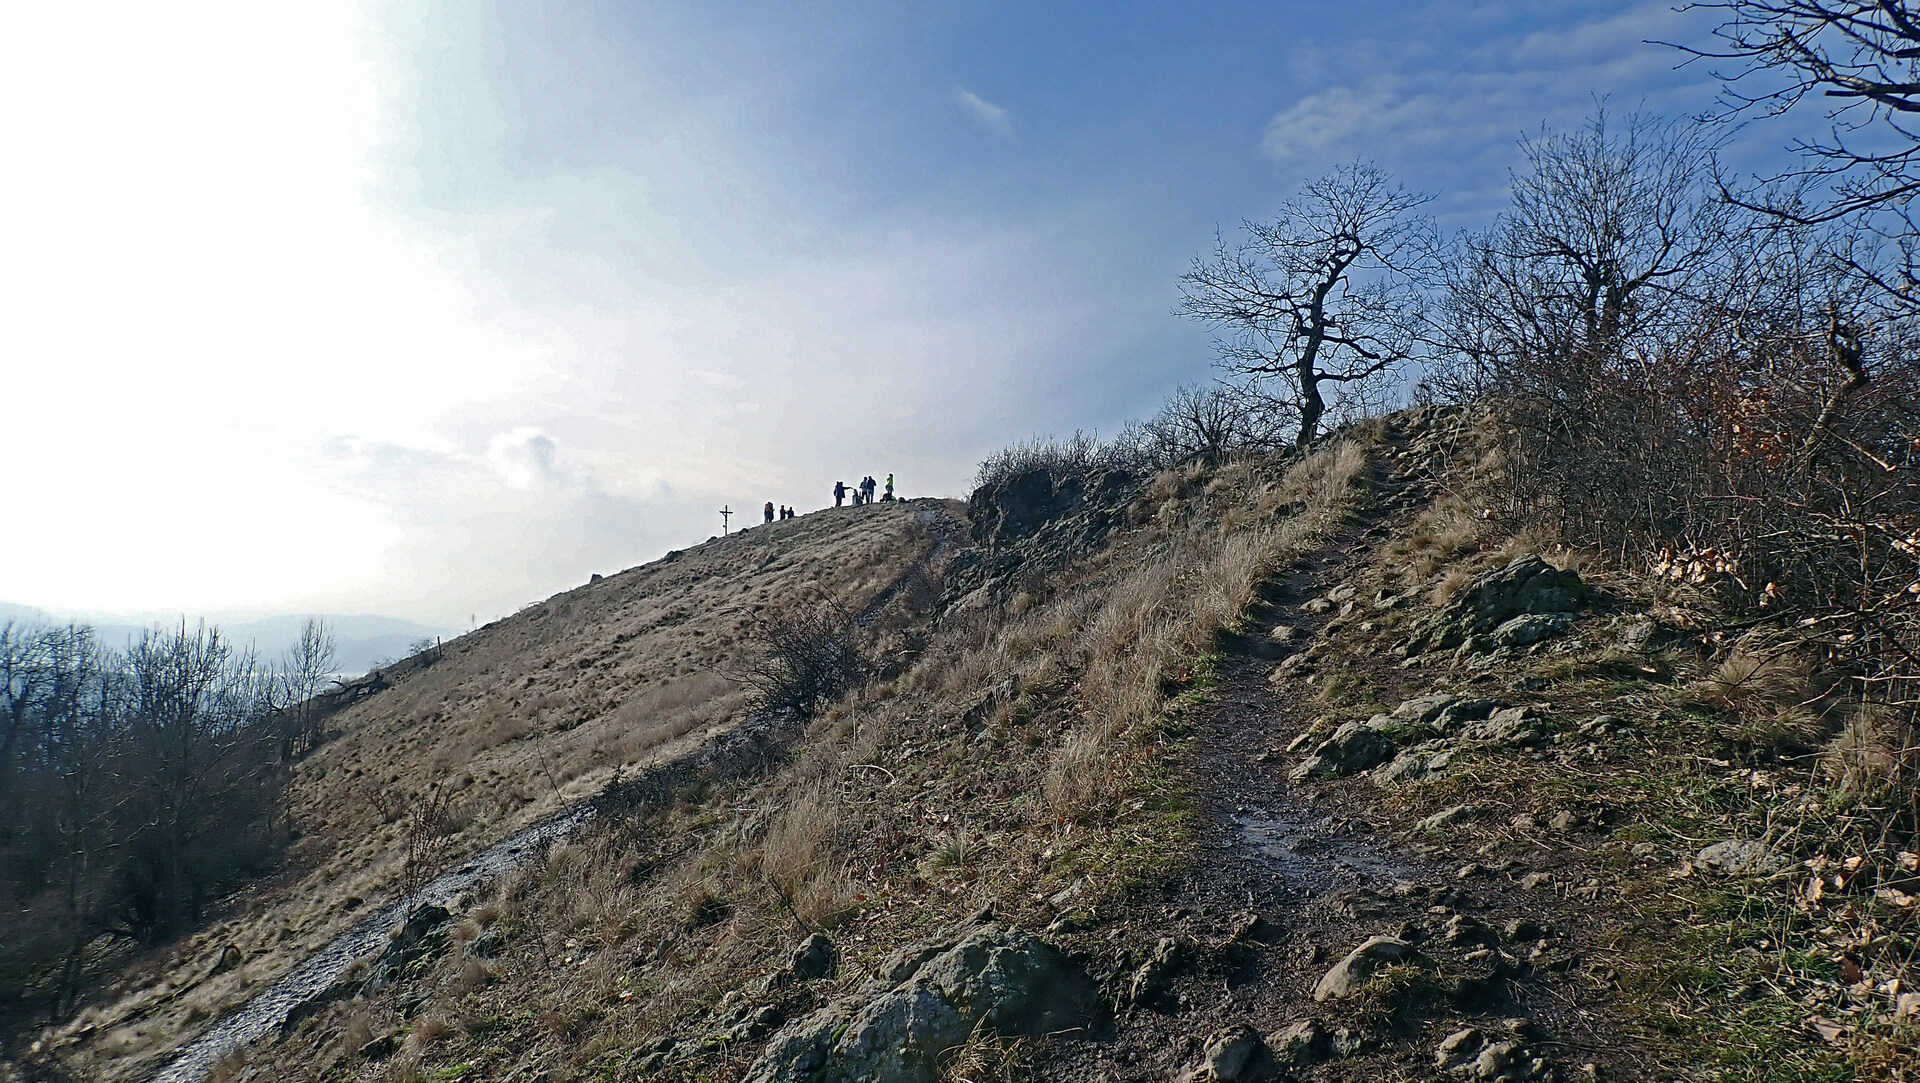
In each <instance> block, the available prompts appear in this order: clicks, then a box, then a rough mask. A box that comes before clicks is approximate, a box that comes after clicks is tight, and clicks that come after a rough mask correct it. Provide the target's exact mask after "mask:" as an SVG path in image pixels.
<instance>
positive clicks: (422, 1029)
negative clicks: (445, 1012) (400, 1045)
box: [407, 1015, 453, 1052]
mask: <svg viewBox="0 0 1920 1083" xmlns="http://www.w3.org/2000/svg"><path fill="white" fill-rule="evenodd" d="M452 1031H453V1024H451V1023H449V1022H447V1021H446V1020H445V1019H442V1018H441V1017H440V1016H437V1015H423V1016H421V1017H420V1018H418V1019H416V1020H414V1021H413V1029H412V1030H410V1031H408V1032H407V1045H408V1047H409V1048H411V1049H413V1050H414V1051H415V1052H420V1051H424V1050H426V1049H428V1048H430V1047H432V1045H433V1043H435V1042H437V1041H439V1040H440V1039H442V1038H445V1037H446V1036H447V1035H448V1034H449V1033H451V1032H452Z"/></svg>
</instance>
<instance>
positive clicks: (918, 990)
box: [742, 925, 1100, 1083]
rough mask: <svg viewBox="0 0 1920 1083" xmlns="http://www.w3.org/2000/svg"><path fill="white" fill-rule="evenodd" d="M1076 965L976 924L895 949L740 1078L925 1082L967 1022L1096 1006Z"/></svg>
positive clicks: (1048, 1023) (1006, 1023)
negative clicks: (854, 988)
mask: <svg viewBox="0 0 1920 1083" xmlns="http://www.w3.org/2000/svg"><path fill="white" fill-rule="evenodd" d="M1099 1010H1100V1007H1099V994H1098V991H1097V989H1096V988H1095V986H1094V984H1093V982H1092V980H1091V979H1089V978H1088V977H1087V975H1086V974H1085V972H1084V971H1082V970H1081V969H1080V968H1079V967H1077V966H1075V965H1074V964H1073V963H1071V962H1069V961H1068V960H1067V959H1066V958H1065V957H1064V956H1063V955H1061V954H1060V952H1059V951H1058V950H1056V949H1055V948H1054V947H1053V946H1052V945H1049V944H1047V943H1045V942H1044V941H1041V940H1040V939H1038V938H1037V937H1034V936H1033V935H1032V934H1030V933H1027V932H1025V931H1023V930H1020V929H1015V928H1009V927H1006V926H999V925H984V926H980V927H977V928H975V929H972V930H970V931H969V932H967V933H966V934H965V935H964V936H962V937H960V938H959V939H958V940H956V941H952V942H949V943H944V944H939V945H930V946H926V947H921V948H916V949H911V950H904V951H901V952H897V953H896V954H895V955H894V956H893V957H892V958H891V959H889V961H888V966H887V967H886V968H885V970H883V972H882V973H881V974H880V975H879V976H877V977H876V979H875V980H874V981H872V982H869V983H868V984H867V985H866V986H865V987H864V988H863V989H861V990H860V991H859V992H857V993H855V994H854V995H852V996H851V997H848V998H846V999H844V1000H841V1001H837V1002H835V1003H833V1004H830V1005H828V1006H827V1007H825V1008H822V1009H820V1010H818V1011H816V1012H813V1013H811V1014H809V1015H806V1016H803V1017H801V1018H800V1019H797V1020H794V1021H793V1022H791V1023H789V1024H787V1025H786V1026H785V1027H782V1028H781V1029H780V1030H779V1031H778V1032H777V1033H775V1034H774V1035H773V1037H772V1038H771V1039H769V1040H768V1042H767V1046H766V1048H765V1049H764V1050H763V1051H762V1052H761V1054H760V1057H759V1058H758V1059H757V1060H755V1061H754V1063H753V1064H752V1066H750V1067H749V1068H748V1069H747V1072H746V1074H745V1075H744V1076H743V1077H742V1078H743V1079H744V1080H746V1081H747V1083H803V1081H804V1083H855V1081H861V1083H880V1081H882V1080H884V1081H887V1083H932V1081H933V1080H934V1079H936V1078H938V1076H939V1069H940V1065H939V1059H940V1056H941V1054H943V1053H945V1052H946V1051H947V1050H949V1049H952V1048H954V1047H955V1046H958V1045H960V1044H961V1043H962V1042H964V1041H966V1040H967V1038H968V1037H969V1036H970V1035H972V1034H974V1033H975V1032H976V1030H978V1031H980V1032H982V1033H988V1034H998V1035H1003V1036H1009V1037H1011V1036H1016V1035H1032V1034H1042V1033H1046V1032H1049V1031H1053V1030H1061V1029H1066V1028H1070V1027H1076V1026H1083V1025H1085V1024H1087V1023H1088V1022H1090V1021H1092V1019H1093V1018H1094V1017H1095V1016H1096V1014H1097V1013H1098V1012H1099Z"/></svg>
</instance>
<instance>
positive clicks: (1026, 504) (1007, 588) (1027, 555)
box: [943, 468, 1140, 612]
mask: <svg viewBox="0 0 1920 1083" xmlns="http://www.w3.org/2000/svg"><path fill="white" fill-rule="evenodd" d="M1139 491H1140V479H1139V478H1137V477H1135V476H1134V475H1133V474H1131V473H1128V472H1126V471H1124V470H1101V471H1095V472H1093V473H1079V472H1072V473H1063V474H1055V473H1054V472H1052V471H1050V470H1047V469H1045V468H1035V469H1031V470H1025V471H1022V472H1020V473H1018V474H1014V475H1012V476H1010V477H1008V478H1005V479H1003V480H1001V481H998V482H995V483H994V484H992V485H983V486H981V487H980V488H978V489H976V490H974V493H973V496H972V497H971V498H969V499H968V501H967V518H968V519H969V520H970V521H971V523H972V528H971V529H972V536H973V540H974V542H975V547H974V548H972V549H969V550H966V551H964V552H962V553H960V554H958V555H957V556H955V557H954V559H953V561H952V563H950V564H949V565H948V566H947V570H946V576H945V582H946V593H945V595H944V598H943V601H944V604H945V606H946V608H948V609H949V610H953V611H959V612H965V611H968V610H987V609H992V608H994V607H996V606H999V605H1001V604H1004V603H1005V602H1006V601H1007V599H1008V598H1009V597H1011V596H1012V594H1013V593H1014V591H1015V589H1016V585H1015V584H1016V583H1017V582H1019V581H1021V580H1023V579H1024V578H1025V577H1027V576H1029V575H1044V574H1045V573H1046V572H1048V571H1049V570H1051V569H1054V568H1058V567H1061V566H1063V565H1065V564H1066V563H1067V562H1069V561H1071V560H1074V559H1077V558H1079V557H1081V556H1084V555H1086V554H1088V553H1091V552H1094V551H1097V550H1098V549H1099V548H1100V547H1101V546H1103V545H1105V544H1106V540H1107V536H1108V535H1109V534H1111V533H1112V532H1113V530H1114V529H1115V528H1116V527H1119V526H1121V525H1123V524H1124V523H1125V522H1126V520H1127V509H1128V507H1129V505H1130V504H1132V502H1133V499H1134V497H1135V496H1137V495H1138V494H1139Z"/></svg>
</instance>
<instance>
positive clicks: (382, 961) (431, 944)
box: [362, 905, 453, 994]
mask: <svg viewBox="0 0 1920 1083" xmlns="http://www.w3.org/2000/svg"><path fill="white" fill-rule="evenodd" d="M452 920H453V915H452V914H449V913H448V912H447V910H446V908H445V907H442V906H435V905H428V906H422V907H420V908H419V909H417V910H415V911H414V912H413V913H412V914H411V915H409V916H408V917H407V921H406V924H404V925H402V926H400V931H399V932H396V933H395V934H394V935H393V942H392V943H390V944H388V945H387V950H386V951H383V952H381V953H380V958H378V959H376V960H374V963H373V966H372V968H371V969H370V970H369V971H368V973H367V982H366V985H365V987H364V988H363V990H362V992H363V993H368V994H370V993H375V992H378V991H379V990H381V989H384V988H386V987H387V986H388V985H391V984H392V983H393V982H394V981H396V980H398V979H399V977H400V975H401V973H402V972H403V971H405V970H406V969H407V967H408V966H410V965H412V964H413V962H414V961H415V960H418V959H422V958H426V957H428V956H431V955H438V954H439V953H440V952H441V951H443V950H445V949H446V946H447V924H448V923H449V922H450V921H452Z"/></svg>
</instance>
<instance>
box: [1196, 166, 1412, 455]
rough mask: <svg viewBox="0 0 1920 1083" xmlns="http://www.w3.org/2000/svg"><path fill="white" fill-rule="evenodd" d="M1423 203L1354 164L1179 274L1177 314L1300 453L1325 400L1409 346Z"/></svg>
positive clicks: (1337, 397) (1345, 395) (1348, 398)
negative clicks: (1198, 331) (1205, 339)
mask: <svg viewBox="0 0 1920 1083" xmlns="http://www.w3.org/2000/svg"><path fill="white" fill-rule="evenodd" d="M1430 198H1431V197H1428V196H1424V195H1419V194H1417V193H1413V192H1409V191H1407V190H1406V189H1404V188H1402V187H1401V186H1400V185H1398V184H1397V183H1395V182H1394V181H1393V180H1391V179H1390V178H1389V177H1388V176H1387V175H1386V174H1385V173H1383V172H1382V171H1381V170H1380V169H1378V168H1377V167H1375V166H1373V165H1370V164H1368V163H1365V162H1356V163H1354V164H1352V165H1349V166H1345V167H1343V168H1341V169H1338V170H1336V171H1334V172H1333V173H1331V174H1329V175H1327V176H1325V177H1322V178H1321V179H1319V180H1316V181H1313V182H1312V183H1309V184H1307V185H1306V186H1305V187H1304V188H1302V189H1301V192H1300V194H1299V195H1298V196H1297V197H1296V198H1294V199H1293V200H1291V201H1289V202H1288V203H1287V204H1286V205H1285V206H1284V207H1283V208H1282V209H1281V211H1280V213H1279V214H1278V215H1277V216H1276V217H1275V218H1274V219H1273V221H1271V222H1262V223H1255V222H1249V223H1246V225H1245V230H1246V238H1245V239H1244V240H1243V241H1241V242H1240V243H1239V244H1237V245H1229V244H1228V243H1227V242H1226V241H1225V240H1224V239H1222V240H1221V241H1220V242H1219V243H1218V245H1217V246H1216V249H1215V251H1214V254H1213V256H1212V257H1211V258H1207V259H1201V258H1196V259H1195V260H1194V261H1193V266H1192V268H1191V269H1190V270H1188V272H1187V273H1186V274H1185V275H1183V276H1181V279H1180V286H1181V294H1182V297H1183V300H1182V302H1181V306H1180V310H1181V312H1182V313H1184V314H1185V315H1187V316H1191V317H1193V318H1194V319H1197V320H1200V321H1202V322H1204V323H1207V324H1209V325H1211V326H1213V327H1214V328H1216V329H1217V330H1218V331H1219V332H1220V335H1219V338H1218V339H1217V345H1218V348H1219V350H1220V363H1221V366H1222V367H1223V368H1224V369H1225V370H1226V371H1227V372H1229V373H1231V374H1233V375H1234V376H1237V377H1242V378H1245V379H1247V380H1248V381H1249V385H1248V386H1249V387H1250V388H1251V389H1253V390H1255V391H1257V392H1259V393H1261V394H1263V395H1265V396H1266V398H1267V399H1268V401H1269V405H1270V407H1271V408H1272V409H1274V410H1275V411H1276V412H1278V413H1280V414H1282V415H1284V416H1287V417H1288V418H1290V419H1291V420H1294V421H1297V423H1298V426H1299V427H1298V430H1297V434H1296V436H1295V438H1294V439H1295V443H1296V444H1297V445H1298V446H1300V447H1303V448H1304V447H1306V446H1307V445H1308V444H1310V443H1312V442H1313V439H1314V437H1315V436H1317V435H1318V433H1319V430H1320V423H1321V419H1322V418H1323V417H1324V416H1325V415H1326V413H1327V411H1328V409H1329V407H1330V403H1329V401H1328V399H1329V393H1331V394H1332V396H1333V398H1334V401H1333V403H1332V404H1331V405H1332V406H1334V407H1337V406H1339V405H1340V404H1341V403H1343V402H1348V403H1350V402H1352V401H1354V400H1356V399H1360V398H1364V397H1365V396H1366V395H1367V394H1368V393H1369V392H1370V391H1374V390H1377V389H1378V388H1380V387H1381V386H1382V385H1383V384H1384V383H1385V381H1386V380H1387V379H1388V378H1390V376H1391V373H1392V371H1393V369H1394V368H1395V367H1396V366H1398V365H1399V364H1400V363H1401V362H1403V361H1405V360H1407V359H1408V358H1410V357H1411V356H1412V354H1413V350H1414V349H1415V347H1416V346H1417V345H1418V343H1419V336H1418V334H1417V330H1418V326H1419V319H1420V315H1421V311H1422V300H1421V292H1420V291H1419V290H1418V289H1417V288H1416V287H1415V281H1416V278H1417V277H1418V276H1417V271H1418V270H1419V269H1420V267H1422V266H1423V265H1424V262H1425V259H1426V257H1427V256H1428V255H1429V254H1430V253H1431V252H1432V245H1431V243H1430V239H1431V236H1432V226H1431V224H1430V222H1429V221H1428V219H1427V217H1426V215H1425V213H1424V211H1423V208H1424V207H1425V205H1426V204H1427V202H1428V201H1429V199H1430Z"/></svg>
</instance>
